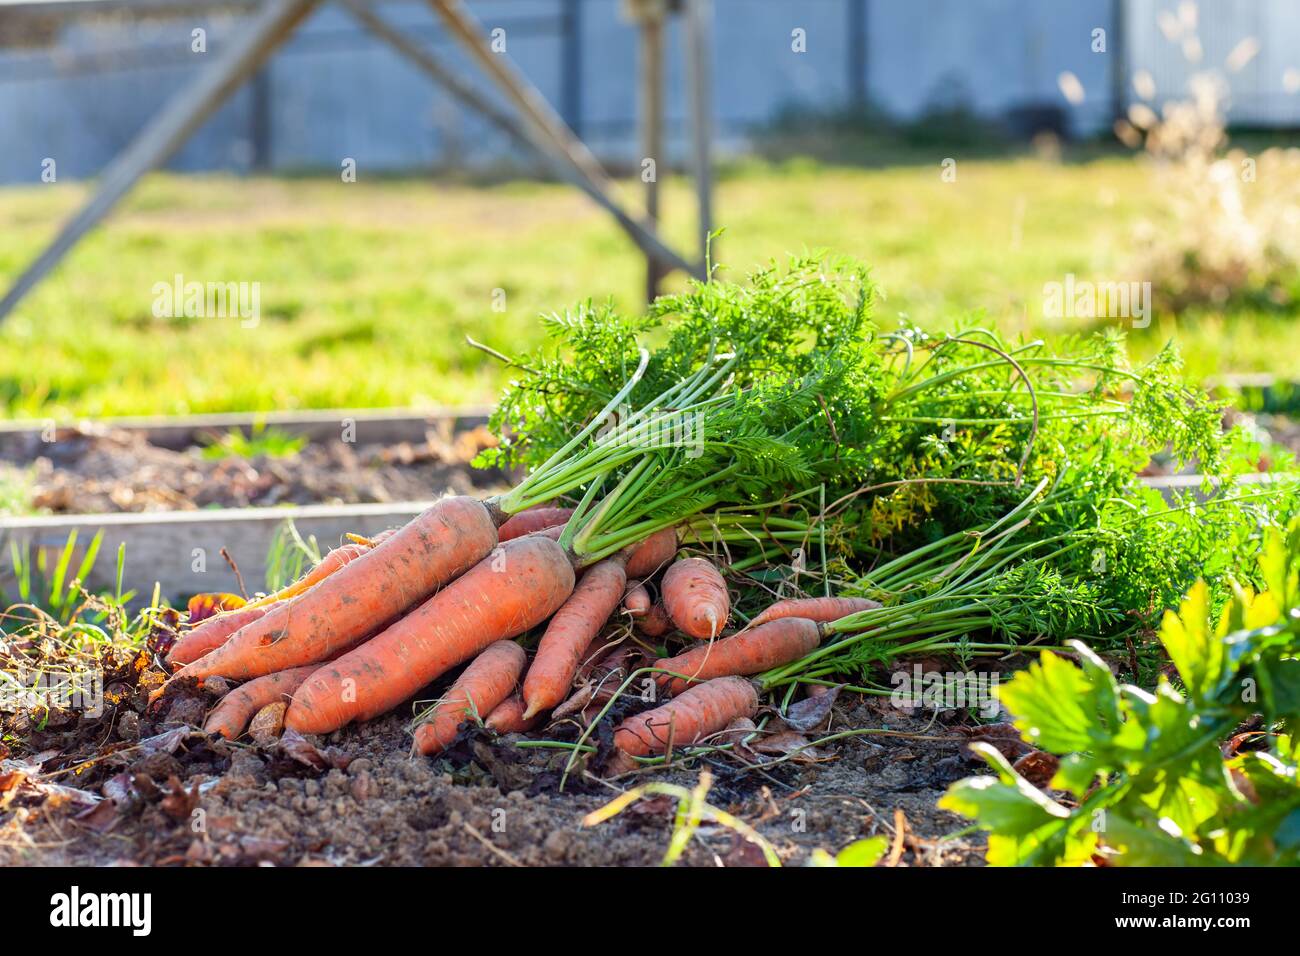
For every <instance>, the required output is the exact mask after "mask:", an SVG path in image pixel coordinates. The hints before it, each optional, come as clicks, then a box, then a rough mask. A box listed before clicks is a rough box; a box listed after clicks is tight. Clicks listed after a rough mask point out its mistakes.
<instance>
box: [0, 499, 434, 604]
mask: <svg viewBox="0 0 1300 956" xmlns="http://www.w3.org/2000/svg"><path fill="white" fill-rule="evenodd" d="M430 503H431V502H428V501H423V502H418V501H417V502H405V503H399V504H353V505H300V506H296V507H283V508H229V509H222V510H213V511H176V512H166V513H162V514H158V513H146V514H103V515H48V516H42V517H34V518H3V519H0V592H3V593H4V594H5V595H6V596H7V598H8V600H9V601H16V600H17V598H16V596H15V595H16V589H15V583H16V580H15V577H14V567H13V561H12V548H11V542H12V543H13V544H16V545H17V547H18V552H19V554H28V555H31V556H32V557H33V558H34V556H35V555H36V552H37V551H38V550H44V551H45V553H46V555H47V561H52V557H53V556H54V555H57V554H58V553H59V552H60V551H61V550H62V549H63V547H64V544H65V543H66V542H67V540H68V536H69V535H70V534H71V533H72V532H73V531H74V530H75V531H76V532H77V543H78V551H79V552H81V553H84V551H85V547H86V546H87V545H88V544H89V543H90V541H91V540H92V539H93V538H94V536H95V534H96V533H98V532H100V531H102V532H103V541H102V543H101V545H100V552H99V558H98V560H97V561H96V562H95V568H94V570H93V572H92V573H91V575H90V576H89V578H88V580H87V581H86V582H84V583H85V586H86V588H87V590H90V591H96V590H101V589H111V588H112V587H113V586H114V581H113V578H114V575H115V573H116V562H117V551H118V547H119V546H122V545H125V547H126V563H125V575H124V589H126V590H132V589H134V590H136V591H138V592H139V598H140V599H141V600H146V601H147V600H148V598H149V596H150V595H151V594H152V592H153V586H154V582H155V581H157V582H158V583H159V585H160V586H161V593H162V595H163V596H164V597H166V598H169V599H171V600H172V601H177V600H181V599H185V598H188V597H189V596H190V595H192V594H196V593H199V592H202V591H230V592H234V593H238V591H239V588H238V582H237V581H236V579H235V575H234V573H233V572H232V571H231V569H230V567H229V565H227V563H226V561H225V560H224V559H223V558H222V556H221V549H222V548H223V547H224V548H226V549H227V551H228V552H229V553H230V554H231V556H232V557H233V558H234V559H235V562H236V563H237V564H238V565H239V570H240V572H241V574H242V575H243V577H244V583H245V585H246V586H247V588H248V590H249V591H250V592H251V591H257V590H263V589H264V588H265V577H264V576H265V562H266V556H267V554H268V553H269V552H270V550H271V544H272V542H273V541H274V540H275V537H276V535H277V534H278V533H279V531H280V529H281V528H282V527H283V525H284V523H285V521H286V520H292V521H293V523H294V526H295V527H296V528H297V529H298V532H299V534H301V535H302V536H303V537H304V538H306V537H307V536H308V535H315V537H316V540H317V542H318V543H319V545H320V548H321V550H322V551H324V550H326V549H328V548H331V547H334V546H335V545H337V544H339V543H340V542H341V541H342V539H343V535H344V534H345V533H346V532H349V531H350V532H353V533H354V534H362V535H371V534H376V533H378V532H380V531H382V530H384V529H385V528H392V527H396V526H398V525H401V524H405V523H406V522H407V521H409V520H410V519H411V517H412V516H414V515H416V514H419V513H420V512H421V511H423V510H424V509H425V508H427V507H428V506H429V504H430ZM79 560H80V554H78V556H77V558H76V559H74V567H75V564H76V563H77V561H79ZM51 566H52V564H51Z"/></svg>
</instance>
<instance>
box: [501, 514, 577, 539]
mask: <svg viewBox="0 0 1300 956" xmlns="http://www.w3.org/2000/svg"><path fill="white" fill-rule="evenodd" d="M572 514H573V509H572V508H546V507H541V508H529V509H528V510H527V511H521V512H519V514H517V515H513V516H512V517H510V518H508V519H507V520H506V523H505V524H503V525H502V526H501V527H500V529H498V531H497V538H498V540H499V541H510V540H513V539H514V538H518V537H519V536H521V535H525V534H532V533H533V532H534V531H544V530H546V529H547V528H553V527H555V526H556V525H562V524H564V522H566V521H568V520H569V516H570V515H572Z"/></svg>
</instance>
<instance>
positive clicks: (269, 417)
mask: <svg viewBox="0 0 1300 956" xmlns="http://www.w3.org/2000/svg"><path fill="white" fill-rule="evenodd" d="M490 411H491V410H490V409H489V408H488V407H486V406H468V407H465V408H457V409H448V408H443V409H438V408H435V409H429V410H427V411H423V410H415V409H409V408H397V409H373V410H369V409H367V410H357V409H322V410H318V411H292V412H266V413H264V414H229V413H224V414H215V415H186V416H182V417H162V416H159V417H124V418H97V419H93V420H83V421H75V420H74V421H62V422H58V421H37V420H26V421H15V422H0V448H4V447H11V446H12V443H19V445H18V447H24V446H27V445H32V444H34V443H36V442H40V441H41V440H42V435H44V434H46V433H47V432H49V431H50V430H51V429H53V430H57V429H59V428H65V427H72V428H79V429H83V430H105V429H119V428H120V429H126V430H129V431H138V432H144V433H145V434H146V435H147V437H148V439H149V442H150V443H151V444H153V445H157V446H159V447H160V448H170V449H173V450H175V451H181V450H183V449H186V448H189V447H191V446H193V445H196V444H199V443H200V441H201V439H203V438H205V437H211V436H212V435H214V434H216V435H223V434H226V433H228V432H230V431H232V430H236V429H237V430H239V431H241V432H243V433H244V434H249V433H250V432H251V431H252V430H253V428H254V427H255V426H257V425H259V424H261V425H265V426H266V427H268V428H269V427H272V426H273V427H275V428H278V429H280V430H281V431H284V432H288V433H289V434H292V435H303V436H306V437H307V438H308V439H310V440H311V441H330V440H336V439H338V438H339V437H340V436H341V435H342V433H343V429H344V428H345V427H347V426H348V425H349V424H351V425H352V426H354V427H355V435H354V437H355V440H356V443H357V444H371V443H379V444H396V443H398V442H403V441H423V440H424V434H425V431H426V430H427V429H429V428H438V429H441V428H446V427H447V426H448V425H450V427H451V429H452V431H453V432H456V431H463V430H468V429H471V428H476V427H477V426H479V425H484V424H486V423H487V419H488V414H489V412H490Z"/></svg>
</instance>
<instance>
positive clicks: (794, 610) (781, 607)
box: [749, 597, 880, 627]
mask: <svg viewBox="0 0 1300 956" xmlns="http://www.w3.org/2000/svg"><path fill="white" fill-rule="evenodd" d="M878 607H880V602H878V601H873V600H871V599H870V598H854V597H820V598H797V599H793V600H789V601H777V602H776V603H775V604H770V605H768V606H767V608H765V609H764V610H763V611H762V612H761V613H760V614H759V615H758V617H756V618H754V619H753V620H752V621H750V622H749V626H750V627H758V626H759V625H761V624H766V623H767V622H768V621H776V620H779V619H781V618H783V617H802V618H807V619H808V620H809V621H820V622H822V623H825V622H828V621H838V620H839V619H840V618H842V617H847V616H848V615H850V614H856V613H858V611H871V610H874V609H876V608H878Z"/></svg>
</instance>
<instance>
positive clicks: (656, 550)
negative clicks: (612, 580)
mask: <svg viewBox="0 0 1300 956" xmlns="http://www.w3.org/2000/svg"><path fill="white" fill-rule="evenodd" d="M675 554H677V529H676V528H664V529H663V530H662V531H656V532H655V533H654V534H652V535H650V537H648V538H646V539H645V540H644V541H642V542H641V543H640V544H639V545H637V548H636V550H635V551H633V552H632V555H631V557H629V558H628V559H627V576H628V577H629V578H648V577H650V576H651V575H652V574H654V573H656V572H657V571H658V570H659V569H660V568H662V567H663V566H664V565H666V564H667V563H668V562H669V561H671V560H672V559H673V556H674V555H675Z"/></svg>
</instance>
